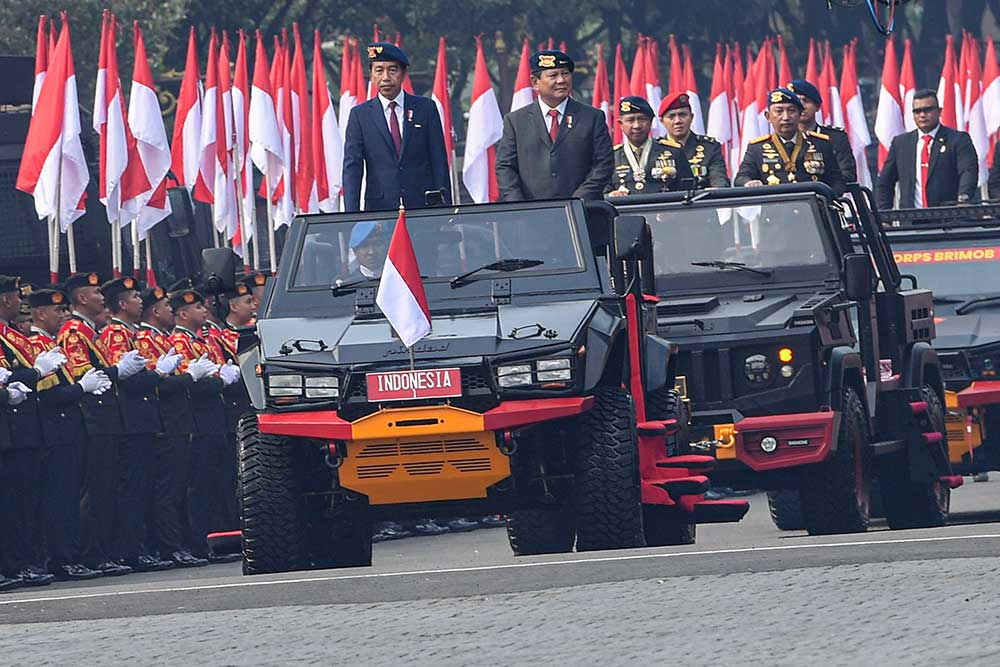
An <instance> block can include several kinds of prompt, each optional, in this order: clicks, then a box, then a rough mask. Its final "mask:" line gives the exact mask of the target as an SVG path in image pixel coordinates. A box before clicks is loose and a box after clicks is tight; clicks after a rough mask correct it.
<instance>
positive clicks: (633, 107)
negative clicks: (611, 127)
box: [618, 95, 653, 118]
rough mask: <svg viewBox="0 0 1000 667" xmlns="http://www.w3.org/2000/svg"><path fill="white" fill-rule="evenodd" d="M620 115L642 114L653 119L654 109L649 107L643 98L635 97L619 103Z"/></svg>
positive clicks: (624, 98)
mask: <svg viewBox="0 0 1000 667" xmlns="http://www.w3.org/2000/svg"><path fill="white" fill-rule="evenodd" d="M618 113H620V114H626V113H641V114H643V115H644V116H648V117H650V118H652V117H653V107H651V106H649V102H647V101H646V100H644V99H643V98H641V97H637V96H635V95H633V96H631V97H623V98H622V99H621V102H619V103H618Z"/></svg>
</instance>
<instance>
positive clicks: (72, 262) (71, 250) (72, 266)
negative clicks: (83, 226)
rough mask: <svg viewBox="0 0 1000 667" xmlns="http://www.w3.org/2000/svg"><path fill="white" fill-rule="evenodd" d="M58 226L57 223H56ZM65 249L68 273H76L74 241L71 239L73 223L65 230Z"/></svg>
mask: <svg viewBox="0 0 1000 667" xmlns="http://www.w3.org/2000/svg"><path fill="white" fill-rule="evenodd" d="M56 224H57V225H58V224H59V223H58V221H57V222H56ZM66 249H67V250H69V272H70V275H72V274H74V273H76V239H75V238H74V237H73V223H72V222H71V223H69V227H67V228H66Z"/></svg>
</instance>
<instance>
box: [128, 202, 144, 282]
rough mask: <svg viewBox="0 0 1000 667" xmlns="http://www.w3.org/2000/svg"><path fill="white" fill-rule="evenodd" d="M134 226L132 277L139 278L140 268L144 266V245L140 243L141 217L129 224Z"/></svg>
mask: <svg viewBox="0 0 1000 667" xmlns="http://www.w3.org/2000/svg"><path fill="white" fill-rule="evenodd" d="M129 227H131V228H132V230H131V231H132V277H133V278H135V279H136V280H138V279H139V270H140V268H141V266H142V246H140V245H139V218H138V217H137V218H136V219H135V220H133V221H132V224H130V225H129Z"/></svg>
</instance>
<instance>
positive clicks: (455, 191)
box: [449, 148, 462, 204]
mask: <svg viewBox="0 0 1000 667" xmlns="http://www.w3.org/2000/svg"><path fill="white" fill-rule="evenodd" d="M449 170H450V171H451V201H452V202H453V203H455V204H461V203H462V197H461V193H462V190H461V188H459V183H458V158H457V157H456V156H455V149H454V148H452V149H451V167H450V169H449Z"/></svg>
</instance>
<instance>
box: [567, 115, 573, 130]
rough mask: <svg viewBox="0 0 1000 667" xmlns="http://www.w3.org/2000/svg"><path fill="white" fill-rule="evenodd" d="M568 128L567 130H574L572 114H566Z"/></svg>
mask: <svg viewBox="0 0 1000 667" xmlns="http://www.w3.org/2000/svg"><path fill="white" fill-rule="evenodd" d="M566 129H567V130H572V129H573V117H572V116H566Z"/></svg>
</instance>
